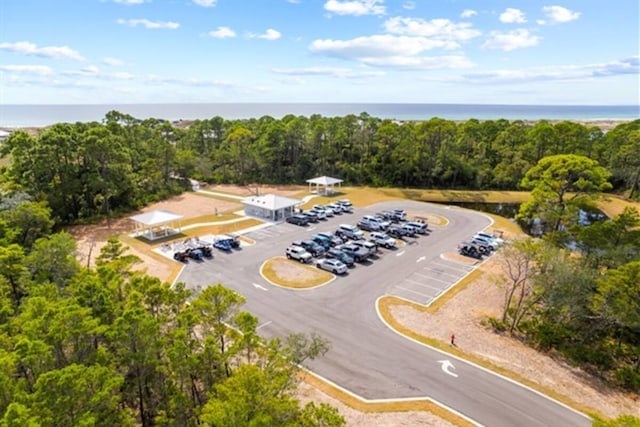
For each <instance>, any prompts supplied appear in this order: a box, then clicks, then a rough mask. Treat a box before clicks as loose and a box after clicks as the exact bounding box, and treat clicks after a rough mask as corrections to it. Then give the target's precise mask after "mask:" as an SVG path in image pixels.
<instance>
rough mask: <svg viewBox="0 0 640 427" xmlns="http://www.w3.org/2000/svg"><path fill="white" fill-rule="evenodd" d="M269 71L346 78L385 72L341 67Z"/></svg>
mask: <svg viewBox="0 0 640 427" xmlns="http://www.w3.org/2000/svg"><path fill="white" fill-rule="evenodd" d="M271 71H272V72H274V73H276V74H286V75H288V76H330V77H339V78H347V79H353V78H363V77H380V76H383V75H384V74H385V73H384V72H382V71H354V70H352V69H351V68H341V67H307V68H273V69H272V70H271Z"/></svg>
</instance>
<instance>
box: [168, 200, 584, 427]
mask: <svg viewBox="0 0 640 427" xmlns="http://www.w3.org/2000/svg"><path fill="white" fill-rule="evenodd" d="M394 208H400V209H406V210H407V211H428V212H433V213H434V214H437V215H440V216H444V217H447V219H449V223H448V225H447V226H444V227H433V231H432V232H431V234H430V235H428V236H421V237H417V238H406V240H407V244H406V245H405V246H403V247H399V248H397V249H396V250H385V249H381V253H380V256H379V257H378V258H377V259H374V260H373V261H371V262H368V263H364V264H358V265H357V266H356V267H355V268H354V269H352V270H351V271H350V273H349V274H347V275H346V276H344V277H338V278H337V279H336V280H334V281H332V282H331V283H330V284H328V285H327V286H320V287H317V288H312V289H306V290H294V289H289V288H282V287H278V286H273V285H271V284H270V283H268V282H267V281H266V280H265V279H264V278H263V277H262V276H261V275H260V273H259V272H260V267H261V265H262V264H263V262H264V261H265V260H267V259H270V258H272V257H274V256H282V255H284V253H285V248H286V247H287V246H288V245H289V244H290V243H291V242H292V241H293V240H300V239H304V238H307V237H309V236H311V234H313V233H314V232H319V231H333V230H335V229H336V228H337V226H338V225H339V224H340V223H349V224H355V223H357V221H358V220H359V218H360V217H362V215H365V214H372V213H375V212H377V211H379V210H382V209H394ZM490 223H491V221H490V220H489V219H488V218H487V217H486V216H484V215H482V214H480V213H474V212H471V211H464V210H460V209H453V208H452V209H448V208H447V207H443V206H436V205H427V204H424V203H419V202H411V201H393V202H385V203H380V204H378V205H375V206H371V207H369V208H364V209H356V210H355V212H354V213H353V214H343V215H342V216H337V217H334V218H331V219H329V220H328V221H326V222H325V221H322V222H320V223H318V224H313V225H312V226H310V227H299V226H296V225H293V224H286V223H283V224H278V225H275V226H270V227H263V228H260V229H255V230H253V231H250V232H248V233H246V236H247V237H249V238H251V239H253V240H254V241H255V244H253V245H249V246H244V247H242V248H241V249H240V250H237V251H233V252H231V253H224V252H216V251H214V258H213V259H212V260H205V261H202V262H190V263H189V264H188V265H186V267H185V269H184V270H183V272H182V274H181V275H180V276H179V278H178V280H179V281H182V282H185V283H186V284H187V286H188V287H189V288H193V287H198V286H207V285H211V284H216V283H221V284H223V285H224V286H226V287H228V288H231V289H233V290H235V291H237V292H239V293H240V294H242V295H243V296H245V298H246V304H245V305H244V306H243V309H245V310H247V311H249V312H251V313H253V314H254V315H256V316H257V317H258V319H259V322H260V323H259V331H260V334H261V335H262V336H264V337H267V338H275V337H285V336H287V335H289V334H292V333H307V334H308V333H316V334H319V335H321V336H323V337H325V338H327V339H328V340H329V341H330V342H331V349H330V350H329V352H327V354H325V355H324V356H323V357H322V358H319V359H316V360H313V361H309V362H307V363H306V364H305V366H306V367H307V368H308V369H310V370H312V371H313V372H314V373H316V374H317V375H320V376H322V377H324V378H326V379H327V380H329V381H332V382H333V383H335V384H337V385H339V386H341V387H343V388H344V389H346V390H348V391H350V392H351V393H354V394H356V395H358V396H361V397H362V398H366V399H397V398H424V397H428V398H431V399H434V400H435V401H437V402H439V403H440V404H442V405H447V406H449V407H451V408H453V409H455V410H457V411H459V412H461V413H463V414H464V415H466V416H468V417H470V418H471V419H473V420H474V421H475V422H477V423H478V424H484V425H492V426H505V427H507V426H509V427H510V426H513V425H521V426H527V427H528V426H532V427H533V426H541V425H581V426H582V425H588V424H587V423H588V422H589V420H588V418H585V417H584V416H582V415H581V414H577V413H575V412H573V411H571V410H569V409H567V408H566V407H563V406H561V405H559V404H557V403H556V402H553V401H551V400H549V399H548V398H546V397H544V396H542V395H540V394H538V393H535V392H533V391H531V390H528V389H526V388H524V387H522V386H521V385H518V384H515V383H513V382H512V381H507V380H505V379H504V378H501V377H499V376H496V375H495V374H492V373H490V372H488V371H486V370H483V369H479V368H478V367H477V366H473V365H471V364H469V363H467V362H465V361H463V360H460V359H453V356H450V355H447V354H443V353H441V352H439V351H436V350H434V349H432V348H428V347H425V346H423V345H420V344H418V343H416V342H414V341H411V340H408V339H406V338H405V337H402V336H400V335H398V334H397V333H396V332H394V331H393V330H391V329H389V328H387V327H386V326H385V324H384V323H383V322H382V321H381V319H380V317H379V315H378V312H377V310H376V307H377V305H376V301H377V300H378V298H379V297H380V296H383V295H387V294H391V295H397V296H400V297H402V298H406V299H410V300H412V301H416V302H418V303H420V304H425V303H427V302H428V301H431V300H432V299H433V298H435V297H437V295H440V294H441V293H442V292H443V291H444V289H446V288H447V287H449V286H451V285H452V284H454V283H455V282H456V281H457V280H459V279H460V278H461V277H463V276H464V275H465V274H466V273H467V272H468V271H469V269H470V268H471V267H470V266H467V265H462V264H458V263H457V262H454V261H449V260H444V259H442V257H441V255H442V254H443V253H455V251H456V248H457V246H458V244H459V243H460V242H461V241H464V240H466V239H468V238H469V237H470V236H472V235H473V234H474V233H476V232H477V231H480V230H482V229H484V228H485V227H487V226H488V225H490ZM443 358H445V361H446V362H448V363H449V364H450V365H449V366H454V367H455V368H451V369H455V377H454V376H451V375H450V374H451V373H450V372H447V371H446V370H445V369H442V366H444V365H442V363H443V362H444V361H443ZM451 360H453V362H452V361H451Z"/></svg>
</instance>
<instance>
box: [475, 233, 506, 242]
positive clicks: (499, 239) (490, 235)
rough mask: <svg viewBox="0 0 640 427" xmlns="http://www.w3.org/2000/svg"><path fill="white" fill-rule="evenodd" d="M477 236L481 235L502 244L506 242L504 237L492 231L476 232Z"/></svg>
mask: <svg viewBox="0 0 640 427" xmlns="http://www.w3.org/2000/svg"><path fill="white" fill-rule="evenodd" d="M475 237H481V238H483V239H487V240H491V241H494V242H496V243H497V244H498V245H501V244H503V243H504V240H503V239H501V238H500V237H497V236H494V235H493V234H491V233H487V232H486V231H480V232H479V233H476V235H475Z"/></svg>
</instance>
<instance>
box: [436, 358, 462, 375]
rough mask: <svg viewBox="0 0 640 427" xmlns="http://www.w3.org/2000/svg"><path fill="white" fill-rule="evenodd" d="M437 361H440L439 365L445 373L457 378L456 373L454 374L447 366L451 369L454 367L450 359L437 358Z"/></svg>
mask: <svg viewBox="0 0 640 427" xmlns="http://www.w3.org/2000/svg"><path fill="white" fill-rule="evenodd" d="M438 363H440V364H441V365H440V367H441V368H442V371H443V372H444V373H445V374H447V375H451V376H452V377H455V378H458V374H456V373H455V372H451V371H450V370H449V368H451V369H456V367H455V366H453V363H451V361H450V360H438Z"/></svg>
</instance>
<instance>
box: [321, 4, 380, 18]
mask: <svg viewBox="0 0 640 427" xmlns="http://www.w3.org/2000/svg"><path fill="white" fill-rule="evenodd" d="M324 9H325V10H326V11H328V12H331V13H335V14H336V15H354V16H362V15H384V14H385V13H386V7H385V6H384V0H349V1H344V0H328V1H327V2H326V3H325V4H324Z"/></svg>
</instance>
